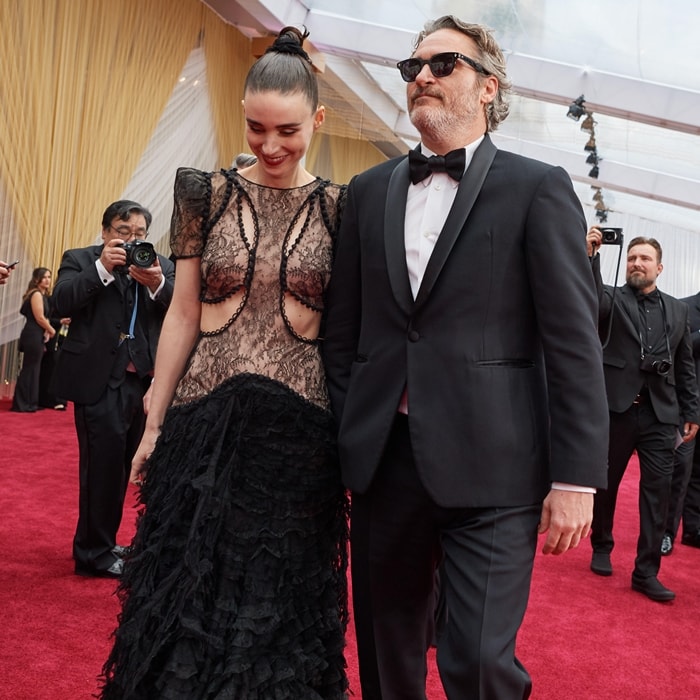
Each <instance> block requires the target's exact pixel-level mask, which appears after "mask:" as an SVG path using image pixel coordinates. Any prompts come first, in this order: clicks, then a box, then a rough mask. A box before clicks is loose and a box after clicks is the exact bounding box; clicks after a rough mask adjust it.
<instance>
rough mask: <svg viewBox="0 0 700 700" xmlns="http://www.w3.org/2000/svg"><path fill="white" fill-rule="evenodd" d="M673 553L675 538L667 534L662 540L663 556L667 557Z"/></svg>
mask: <svg viewBox="0 0 700 700" xmlns="http://www.w3.org/2000/svg"><path fill="white" fill-rule="evenodd" d="M672 551H673V538H672V537H671V535H669V534H668V533H666V534H665V535H664V538H663V539H662V540H661V554H662V556H664V557H667V556H668V555H669V554H670V553H671V552H672Z"/></svg>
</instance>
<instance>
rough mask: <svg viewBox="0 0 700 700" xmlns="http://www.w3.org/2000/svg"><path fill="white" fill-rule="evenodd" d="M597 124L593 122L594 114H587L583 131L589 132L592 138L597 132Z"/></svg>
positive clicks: (582, 125) (583, 122)
mask: <svg viewBox="0 0 700 700" xmlns="http://www.w3.org/2000/svg"><path fill="white" fill-rule="evenodd" d="M595 125H596V122H595V121H593V113H592V112H586V118H585V119H584V120H583V121H582V122H581V131H587V132H588V133H589V134H591V136H592V135H593V132H594V130H595Z"/></svg>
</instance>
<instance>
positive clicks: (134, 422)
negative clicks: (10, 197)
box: [52, 200, 175, 578]
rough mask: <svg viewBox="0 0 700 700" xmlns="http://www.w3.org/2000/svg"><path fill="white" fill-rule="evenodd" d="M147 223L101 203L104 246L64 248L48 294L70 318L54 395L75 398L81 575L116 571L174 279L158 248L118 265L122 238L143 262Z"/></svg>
mask: <svg viewBox="0 0 700 700" xmlns="http://www.w3.org/2000/svg"><path fill="white" fill-rule="evenodd" d="M150 224H151V214H150V212H149V211H148V210H147V209H146V208H145V207H143V206H141V205H140V204H138V203H137V202H132V201H129V200H120V201H117V202H113V203H112V204H110V205H109V207H107V209H106V210H105V212H104V215H103V217H102V240H103V245H96V246H88V247H87V248H79V249H75V250H67V251H66V252H65V253H64V254H63V259H62V260H61V267H60V269H59V271H58V280H57V282H56V287H55V289H54V293H53V298H52V300H53V304H54V307H55V310H56V313H57V315H59V316H69V317H70V318H71V325H70V331H69V333H68V336H67V337H66V339H65V340H64V342H63V345H62V347H61V350H60V351H59V354H58V358H57V367H56V392H57V395H58V396H61V397H62V398H66V399H68V400H70V401H73V402H74V403H75V427H76V432H77V434H78V446H79V450H80V465H79V473H80V493H79V511H78V524H77V527H76V531H75V537H74V540H73V558H74V560H75V572H76V573H77V574H81V575H84V576H108V577H115V578H116V577H118V576H119V575H120V574H121V571H122V563H123V561H122V555H123V552H124V548H123V547H121V546H119V545H117V543H116V536H117V531H118V529H119V525H120V523H121V518H122V509H123V505H124V497H125V495H126V487H127V483H128V476H129V472H130V470H131V459H132V457H133V455H134V452H135V451H136V448H137V446H138V444H139V441H140V439H141V435H142V433H143V427H144V422H145V416H144V408H143V397H144V394H145V392H146V391H147V389H148V387H149V386H150V382H151V375H152V373H153V365H154V361H155V354H156V347H157V344H158V337H159V334H160V327H161V324H162V322H163V318H164V316H165V312H166V310H167V308H168V305H169V304H170V300H171V298H172V294H173V281H174V278H175V268H174V265H173V263H172V262H171V261H170V260H168V259H167V258H165V257H163V256H161V255H157V256H155V260H153V262H152V264H149V265H148V266H147V267H146V266H142V265H141V264H130V265H129V266H128V267H126V266H125V264H126V262H127V252H126V250H125V248H124V244H126V243H130V244H132V245H135V246H141V247H139V248H138V252H137V253H136V254H135V255H134V254H133V253H132V256H131V257H132V258H134V259H135V260H137V261H140V262H141V263H143V264H148V263H149V262H150V260H149V256H148V254H146V255H145V256H143V253H142V251H143V250H144V247H143V245H142V244H143V243H145V239H146V236H147V235H148V227H149V226H150ZM147 247H148V244H147V246H146V250H147ZM147 253H148V251H147ZM142 256H143V259H142Z"/></svg>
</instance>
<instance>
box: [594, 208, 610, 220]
mask: <svg viewBox="0 0 700 700" xmlns="http://www.w3.org/2000/svg"><path fill="white" fill-rule="evenodd" d="M595 215H596V218H597V219H598V220H599V221H600V223H601V224H604V223H605V222H606V221H607V220H608V210H607V209H601V210H600V211H597V212H596V213H595Z"/></svg>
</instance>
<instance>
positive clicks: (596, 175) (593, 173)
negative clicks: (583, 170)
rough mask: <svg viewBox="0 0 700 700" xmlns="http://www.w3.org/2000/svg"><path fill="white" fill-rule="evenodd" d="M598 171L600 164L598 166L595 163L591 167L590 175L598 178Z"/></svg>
mask: <svg viewBox="0 0 700 700" xmlns="http://www.w3.org/2000/svg"><path fill="white" fill-rule="evenodd" d="M598 172H599V171H598V166H597V165H594V166H593V167H592V168H591V170H590V172H589V173H588V177H594V178H597V177H598Z"/></svg>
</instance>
